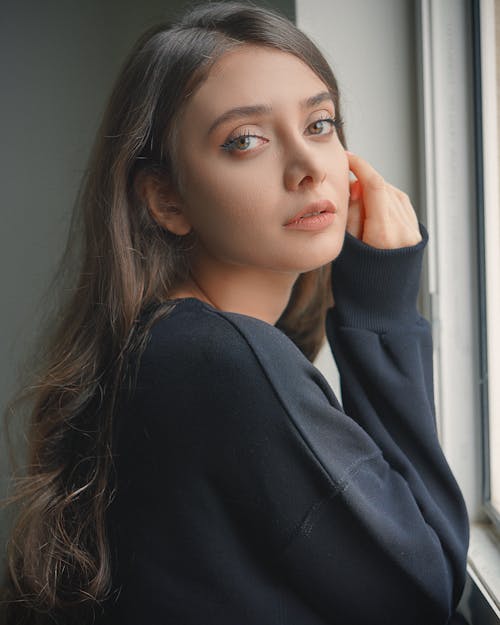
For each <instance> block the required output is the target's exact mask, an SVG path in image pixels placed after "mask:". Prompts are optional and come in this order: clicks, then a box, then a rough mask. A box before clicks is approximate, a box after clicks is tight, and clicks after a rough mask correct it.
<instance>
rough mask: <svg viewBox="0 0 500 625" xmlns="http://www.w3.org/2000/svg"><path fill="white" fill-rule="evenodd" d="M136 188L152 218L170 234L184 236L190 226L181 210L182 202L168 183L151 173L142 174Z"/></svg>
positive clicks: (189, 229) (190, 228)
mask: <svg viewBox="0 0 500 625" xmlns="http://www.w3.org/2000/svg"><path fill="white" fill-rule="evenodd" d="M136 188H137V190H138V192H139V194H140V196H141V197H142V198H143V199H144V201H145V202H146V204H147V205H148V208H149V212H150V213H151V216H152V217H153V219H154V220H155V221H156V222H157V223H158V224H159V225H160V226H161V227H162V228H165V230H168V231H169V232H171V233H172V234H177V235H179V236H185V235H186V234H189V233H190V232H191V230H192V226H191V223H190V221H189V220H188V218H187V217H186V215H185V214H184V212H183V210H182V203H181V201H180V199H179V198H178V196H177V195H176V194H175V193H174V192H173V191H172V189H171V188H170V187H169V185H168V183H166V182H165V181H163V180H159V179H158V178H157V177H155V176H152V175H147V174H146V175H144V176H143V177H142V178H141V180H138V181H137V184H136Z"/></svg>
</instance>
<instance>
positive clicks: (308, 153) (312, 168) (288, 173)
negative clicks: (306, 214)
mask: <svg viewBox="0 0 500 625" xmlns="http://www.w3.org/2000/svg"><path fill="white" fill-rule="evenodd" d="M286 153H287V157H288V158H287V159H286V165H285V171H284V183H285V187H286V189H287V190H289V191H298V190H300V189H302V188H304V189H305V188H310V187H315V186H317V185H320V184H321V183H322V182H323V180H324V179H325V177H326V167H325V165H324V155H323V157H322V155H321V154H318V146H317V145H312V144H310V143H309V144H306V143H305V142H304V143H301V142H300V141H297V142H295V143H294V144H293V145H289V146H287V148H286Z"/></svg>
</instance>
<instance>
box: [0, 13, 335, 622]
mask: <svg viewBox="0 0 500 625" xmlns="http://www.w3.org/2000/svg"><path fill="white" fill-rule="evenodd" d="M245 43H251V44H256V45H262V46H269V47H272V48H276V49H279V50H281V51H284V52H288V53H291V54H293V55H295V56H296V57H298V58H299V59H301V60H302V61H304V62H305V63H306V64H307V65H308V66H309V67H310V68H311V69H312V71H313V72H315V74H316V75H317V76H318V77H319V78H320V79H321V80H322V81H323V82H324V83H325V84H326V85H327V87H328V89H329V90H330V91H331V93H332V96H333V101H334V105H335V109H336V117H337V119H338V120H339V119H340V107H339V94H338V89H337V83H336V80H335V78H334V75H333V73H332V70H331V69H330V67H329V65H328V63H327V62H326V60H325V59H324V57H323V55H322V54H321V52H320V51H319V50H318V48H317V47H316V46H315V44H314V43H313V42H312V41H311V40H310V39H309V38H308V37H307V36H306V35H305V34H304V33H302V32H301V31H300V30H299V29H297V28H296V26H295V25H294V24H293V23H292V22H290V21H289V20H288V19H287V18H285V17H283V16H281V15H280V14H279V13H276V12H274V11H272V10H269V9H267V8H263V7H260V6H256V5H253V4H250V3H241V2H215V3H204V4H200V5H197V6H194V7H192V8H190V9H189V10H188V11H187V12H186V13H185V14H184V15H182V16H181V17H180V19H179V20H178V21H176V22H175V23H172V24H167V23H164V24H160V25H157V26H155V27H154V28H152V29H149V30H148V31H147V32H146V33H144V34H143V35H142V36H141V37H140V39H139V40H138V41H137V43H136V44H135V46H134V47H133V49H132V50H131V52H130V54H129V56H128V58H127V59H126V60H125V63H124V65H123V67H122V69H121V71H120V73H119V76H118V78H117V81H116V84H115V86H114V89H113V91H112V94H111V96H110V99H109V102H108V105H107V108H106V110H105V112H104V115H103V119H102V122H101V125H100V127H99V130H98V132H97V137H96V141H95V144H94V147H93V150H92V152H91V155H90V159H89V163H88V167H87V169H86V174H85V176H84V179H83V181H82V185H81V188H80V192H79V194H78V198H77V202H76V204H75V211H74V214H73V218H72V222H71V227H70V233H69V238H68V243H67V246H66V249H65V251H64V253H63V255H62V258H61V262H60V268H59V270H58V271H57V273H56V275H55V277H54V279H53V283H52V284H51V286H50V288H49V292H50V298H48V299H50V303H51V306H52V307H51V309H50V310H49V312H48V314H47V321H46V323H45V324H44V326H43V331H41V332H40V337H39V339H38V342H37V344H36V346H35V349H34V350H33V351H34V352H36V354H37V356H36V358H35V357H34V356H33V357H32V358H30V360H29V361H28V362H29V368H30V370H31V373H30V377H29V379H28V380H27V381H26V382H25V383H24V384H23V386H22V387H21V389H20V390H19V392H18V393H17V394H16V396H15V397H14V398H13V399H12V400H11V402H10V403H9V405H8V406H7V409H6V413H5V427H6V431H7V434H9V432H10V430H11V429H12V426H14V428H15V430H16V431H19V429H20V428H21V429H22V431H23V432H24V440H25V441H26V442H25V445H24V448H23V449H21V451H20V453H21V457H22V462H21V463H20V464H19V465H18V463H16V462H15V461H14V452H13V449H12V454H11V458H12V463H13V477H12V481H11V484H12V488H11V492H10V493H9V497H8V498H7V499H6V500H4V502H3V504H4V506H7V505H9V506H11V508H9V509H10V510H12V509H14V510H15V516H14V517H13V518H14V521H13V523H12V529H11V533H10V537H9V541H8V552H7V567H6V570H5V580H4V582H3V585H2V604H1V605H2V609H1V613H2V622H3V623H5V624H8V625H14V624H15V625H20V624H23V623H26V624H30V625H31V624H36V625H38V624H42V623H43V624H45V623H54V622H56V623H64V624H66V623H84V622H85V623H87V622H92V620H93V616H94V615H98V613H99V606H100V605H101V604H102V602H103V601H104V600H105V599H106V598H107V597H108V596H109V594H110V592H111V591H112V587H113V585H112V576H111V563H110V552H109V547H108V541H107V534H106V532H107V530H106V509H107V508H108V506H109V504H110V503H111V501H112V499H113V496H114V493H115V489H116V486H115V479H114V468H113V448H112V432H113V422H114V421H115V420H117V419H119V418H120V415H119V414H115V412H116V410H115V408H116V405H117V401H118V398H119V394H120V392H121V390H123V389H124V388H129V389H132V388H133V378H134V376H133V372H132V371H131V367H130V366H129V363H130V362H131V361H132V360H134V361H135V362H136V361H137V358H136V356H137V354H139V355H140V353H141V351H142V350H143V348H144V346H145V344H146V342H147V340H148V335H149V330H150V328H151V325H152V324H153V323H155V321H157V320H158V319H159V318H160V317H161V316H164V315H167V314H168V312H169V310H170V306H169V303H168V298H169V294H170V293H171V292H172V289H173V287H174V285H176V284H178V283H181V282H182V281H183V280H184V279H185V278H186V277H187V276H188V275H189V257H190V255H189V251H190V247H191V246H190V241H189V236H188V237H182V236H178V235H174V234H172V233H170V232H168V231H166V230H164V229H162V228H161V227H160V226H159V224H158V223H157V222H156V221H155V219H154V218H153V217H152V215H151V213H150V211H149V209H148V206H147V205H146V203H145V201H144V199H143V198H142V197H141V195H140V193H138V192H137V184H136V181H137V179H138V176H141V175H144V174H151V175H155V176H160V177H163V178H165V179H166V180H168V181H169V183H170V184H171V185H172V186H177V187H178V188H180V187H181V184H180V182H181V179H182V171H178V163H177V162H176V158H175V141H176V127H177V126H176V124H177V120H178V118H179V114H180V112H181V111H182V107H183V106H184V104H185V103H186V101H187V99H188V98H189V97H190V96H191V95H192V94H193V93H194V92H195V90H196V89H197V87H198V86H199V85H200V84H201V83H202V82H203V80H204V79H205V78H206V76H207V75H208V72H209V71H210V68H211V67H212V66H213V64H214V63H215V62H216V61H217V59H219V58H220V57H221V55H223V54H224V53H225V52H226V51H228V50H230V49H232V48H234V47H235V46H238V45H242V44H245ZM338 132H339V135H340V140H341V142H342V144H344V145H345V141H344V136H343V134H342V128H341V127H340V128H339V129H338ZM329 278H330V267H329V265H326V266H324V267H321V268H319V269H316V270H314V271H310V272H307V273H304V274H302V275H300V276H299V278H298V279H297V281H296V283H295V285H294V287H293V289H292V293H291V297H290V300H289V302H288V305H287V307H286V309H285V311H284V312H283V314H282V316H281V317H280V319H279V321H278V322H277V324H276V325H277V326H278V327H279V328H280V329H281V330H282V331H283V332H285V333H286V334H287V335H288V336H289V337H290V338H291V339H292V340H293V341H294V342H295V343H296V344H297V345H298V347H299V348H300V349H301V350H302V352H303V353H304V354H305V355H306V357H307V358H309V359H310V360H313V359H314V358H315V356H316V355H317V353H318V351H319V348H320V346H321V344H322V342H323V340H324V325H325V323H324V322H325V314H326V310H327V308H328V307H329V306H330V305H331V304H332V302H331V300H330V295H329V293H330V289H329V288H328V286H329V284H328V283H329ZM56 293H57V294H58V295H57V297H56V296H55V295H54V294H56ZM145 312H147V313H148V314H147V315H146V316H144V313H145ZM144 318H147V319H148V322H147V323H142V322H141V321H140V320H141V319H144ZM132 355H134V358H131V356H132ZM8 439H9V440H11V438H10V436H8ZM11 447H12V448H13V447H14V446H13V445H12V442H11Z"/></svg>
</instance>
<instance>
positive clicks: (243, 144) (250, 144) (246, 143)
mask: <svg viewBox="0 0 500 625" xmlns="http://www.w3.org/2000/svg"><path fill="white" fill-rule="evenodd" d="M262 143H267V139H264V137H260V136H259V135H252V134H250V132H246V133H244V134H240V135H237V136H236V137H231V138H229V139H228V140H227V141H226V142H225V143H223V144H222V145H221V146H220V147H221V148H222V149H223V150H226V152H248V151H249V150H251V149H252V148H256V147H258V146H259V145H261V144H262Z"/></svg>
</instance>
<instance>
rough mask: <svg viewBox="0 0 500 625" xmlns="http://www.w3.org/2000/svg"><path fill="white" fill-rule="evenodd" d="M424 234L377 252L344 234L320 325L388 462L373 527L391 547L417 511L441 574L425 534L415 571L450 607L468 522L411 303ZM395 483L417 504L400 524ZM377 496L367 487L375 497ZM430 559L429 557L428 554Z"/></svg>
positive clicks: (348, 391)
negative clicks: (330, 303)
mask: <svg viewBox="0 0 500 625" xmlns="http://www.w3.org/2000/svg"><path fill="white" fill-rule="evenodd" d="M421 233H422V237H423V238H422V241H421V243H419V244H418V245H415V246H413V247H408V248H401V249H396V250H379V249H375V248H372V247H370V246H368V245H366V244H364V243H362V242H360V241H359V240H357V239H355V238H354V237H352V236H350V235H349V234H347V235H346V240H345V244H344V248H343V251H342V253H341V255H340V256H339V257H338V259H337V260H336V261H335V262H334V263H333V264H332V290H333V295H334V300H335V306H334V308H333V309H330V310H329V311H328V314H327V321H326V330H327V337H328V341H329V343H330V346H331V348H332V352H333V354H334V357H335V360H336V363H337V366H338V369H339V373H340V380H341V389H342V400H343V406H344V409H345V411H346V413H347V414H348V415H349V416H350V417H351V418H352V419H353V420H354V421H355V422H356V423H357V424H359V425H360V426H361V427H362V429H363V430H364V432H366V433H367V434H368V435H369V436H370V438H371V439H372V440H373V441H374V442H375V444H376V445H377V447H378V448H379V449H380V450H381V451H382V454H383V458H384V461H385V462H386V463H387V466H386V471H387V473H386V477H385V478H384V481H385V482H386V485H387V487H388V490H387V491H386V495H387V499H385V498H384V496H383V495H382V496H381V497H380V498H379V500H378V501H377V503H376V506H375V507H376V508H378V515H379V518H378V520H376V518H377V513H376V514H374V515H373V516H372V515H371V516H370V524H373V527H372V528H371V531H372V532H373V535H374V536H375V535H376V536H378V542H379V543H381V544H382V543H384V542H385V543H386V548H388V549H391V548H392V549H394V550H396V549H397V547H396V546H397V545H398V544H402V543H401V542H400V541H402V540H404V538H403V534H404V532H405V531H410V532H414V531H415V529H416V526H415V523H417V519H418V518H419V517H420V519H419V520H420V522H421V523H423V525H422V528H421V529H423V531H424V533H426V532H427V534H428V537H429V538H431V537H432V540H433V541H434V542H435V544H434V549H433V550H431V551H434V554H433V555H434V557H436V556H437V555H438V554H439V559H440V560H441V567H442V568H441V578H440V580H439V581H438V580H434V581H431V580H432V578H433V574H432V573H431V570H432V567H431V566H430V562H431V561H432V560H431V559H429V561H428V564H426V561H425V558H426V556H424V551H425V547H424V545H425V540H422V542H420V540H418V539H417V540H416V542H415V547H417V548H418V545H420V546H421V547H422V548H423V551H422V552H421V554H420V555H421V556H422V557H423V559H422V560H421V562H420V564H417V560H416V559H415V560H414V561H413V562H414V565H415V569H414V573H416V574H417V575H420V576H421V580H422V583H423V584H424V585H425V584H428V583H429V582H431V583H432V584H436V585H435V586H434V588H435V589H439V591H438V592H439V594H440V596H441V598H442V599H443V598H444V597H447V598H448V600H449V605H448V607H447V609H448V611H449V612H450V613H452V612H453V609H454V606H456V604H457V603H458V600H459V598H460V595H461V592H462V589H463V584H464V581H465V566H466V552H467V546H468V519H467V514H466V510H465V505H464V502H463V498H462V496H461V493H460V491H459V488H458V486H457V484H456V482H455V480H454V478H453V475H452V474H451V471H450V469H449V467H448V464H447V462H446V460H445V458H444V455H443V452H442V450H441V448H440V445H439V441H438V437H437V431H436V423H435V411H434V397H433V375H432V340H431V331H430V326H429V323H428V322H427V321H426V320H425V319H424V318H423V317H421V316H420V315H419V313H418V311H417V307H416V302H417V295H418V289H419V278H420V271H421V263H422V256H423V251H424V248H425V245H426V243H427V239H428V235H427V232H426V230H425V228H424V227H423V226H421ZM374 477H375V476H374V474H372V475H370V479H374ZM363 481H365V480H363ZM396 482H397V483H398V486H396ZM367 484H368V483H367V482H366V485H367ZM401 487H403V488H404V489H405V490H407V494H408V495H410V496H411V499H412V500H413V505H414V506H415V510H414V513H413V514H409V515H408V517H407V520H406V521H405V523H404V525H403V526H400V527H399V528H398V527H397V522H396V523H394V524H392V523H391V521H396V519H398V517H400V513H401V511H402V510H403V507H404V504H403V498H401V499H400V498H399V497H398V496H396V492H397V490H398V489H399V488H401ZM370 490H371V489H370ZM391 490H392V493H391V492H390V491H391ZM367 492H368V491H365V493H360V498H359V500H358V502H357V505H360V506H366V505H368V504H369V501H368V500H365V501H364V502H363V501H362V500H363V498H364V497H366V495H367ZM375 492H376V490H375V488H374V489H373V490H371V496H370V499H371V501H372V503H373V496H374V493H375ZM412 517H413V518H412ZM400 518H401V517H400ZM415 537H416V534H415ZM391 546H392V547H391ZM400 554H401V557H402V559H405V558H407V557H408V556H409V553H408V552H405V550H403V549H401V551H400ZM428 556H429V558H432V556H431V553H430V552H429V553H428ZM435 570H437V569H435ZM417 571H419V572H418V573H417Z"/></svg>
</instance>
